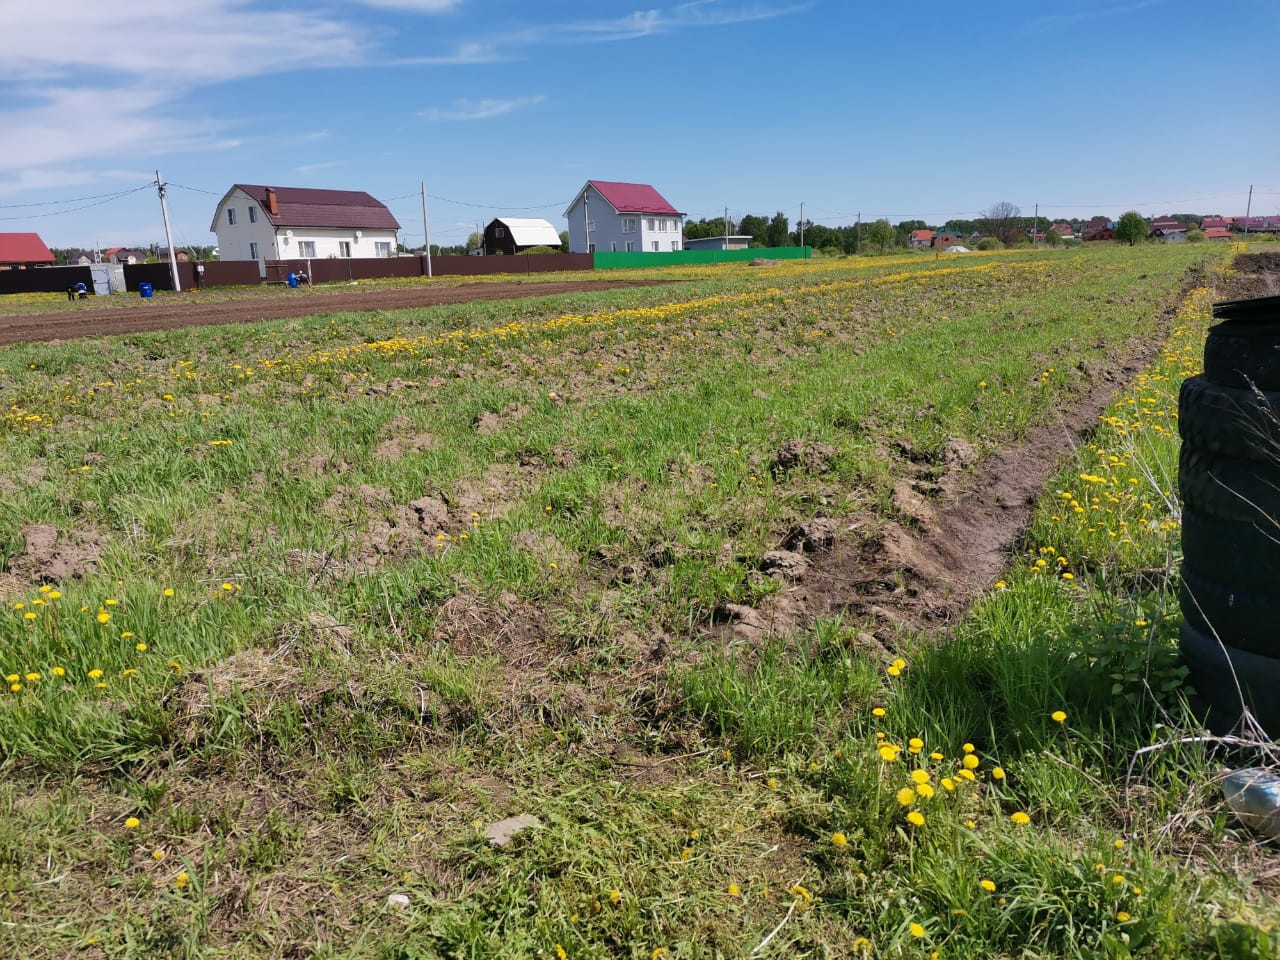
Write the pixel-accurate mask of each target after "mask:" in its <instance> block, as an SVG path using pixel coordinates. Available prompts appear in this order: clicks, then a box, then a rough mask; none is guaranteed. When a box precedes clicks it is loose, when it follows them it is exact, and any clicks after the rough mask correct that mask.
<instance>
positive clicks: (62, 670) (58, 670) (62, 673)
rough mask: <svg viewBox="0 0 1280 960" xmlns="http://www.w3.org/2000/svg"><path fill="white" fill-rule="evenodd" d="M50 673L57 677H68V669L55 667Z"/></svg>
mask: <svg viewBox="0 0 1280 960" xmlns="http://www.w3.org/2000/svg"><path fill="white" fill-rule="evenodd" d="M49 672H50V673H52V674H53V675H54V676H55V677H65V676H66V675H67V668H66V667H54V668H53V669H52V670H50V671H49Z"/></svg>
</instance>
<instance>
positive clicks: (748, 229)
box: [738, 213, 769, 245]
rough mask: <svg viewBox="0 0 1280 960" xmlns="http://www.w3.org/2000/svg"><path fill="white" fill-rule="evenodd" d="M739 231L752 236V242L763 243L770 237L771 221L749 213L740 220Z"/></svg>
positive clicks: (745, 235)
mask: <svg viewBox="0 0 1280 960" xmlns="http://www.w3.org/2000/svg"><path fill="white" fill-rule="evenodd" d="M738 233H739V234H741V235H742V236H744V237H750V238H751V242H752V243H757V244H761V245H763V244H764V243H765V242H766V241H767V240H768V238H769V221H768V220H766V219H765V218H764V217H757V216H755V215H754V214H750V213H749V214H747V215H746V216H745V217H743V218H742V219H741V220H740V221H739V222H738Z"/></svg>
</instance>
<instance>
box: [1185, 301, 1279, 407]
mask: <svg viewBox="0 0 1280 960" xmlns="http://www.w3.org/2000/svg"><path fill="white" fill-rule="evenodd" d="M1268 299H1276V298H1268ZM1204 376H1205V378H1206V379H1207V380H1209V381H1210V382H1211V383H1216V384H1218V385H1219V386H1223V387H1237V388H1240V389H1244V390H1248V389H1251V388H1252V387H1257V388H1258V389H1259V390H1280V314H1277V319H1276V320H1268V321H1266V322H1261V323H1244V322H1241V321H1234V322H1229V323H1219V324H1216V325H1214V326H1212V327H1210V328H1209V335H1208V337H1207V338H1206V339H1205V343H1204Z"/></svg>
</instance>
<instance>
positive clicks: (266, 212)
mask: <svg viewBox="0 0 1280 960" xmlns="http://www.w3.org/2000/svg"><path fill="white" fill-rule="evenodd" d="M209 229H210V230H211V231H212V232H213V233H216V234H217V235H218V250H219V256H220V259H222V260H259V261H265V260H303V259H310V258H317V257H318V258H326V257H343V258H347V257H354V258H361V259H370V258H374V257H394V256H395V255H396V250H397V247H396V234H397V232H398V231H399V230H400V224H399V222H398V221H397V220H396V218H395V217H394V216H392V215H391V211H390V210H388V209H387V207H386V205H385V204H382V203H380V202H379V201H377V200H375V199H374V198H373V197H371V196H370V195H369V194H367V193H364V192H363V191H358V190H317V189H312V188H310V187H267V186H259V185H256V184H247V183H237V184H236V185H235V186H233V187H232V188H231V189H230V190H228V191H227V193H226V195H225V196H224V197H223V198H222V199H221V200H220V201H219V202H218V207H217V210H216V211H215V212H214V215H213V223H212V224H211V225H210V227H209Z"/></svg>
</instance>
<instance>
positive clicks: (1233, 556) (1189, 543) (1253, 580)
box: [1182, 507, 1280, 593]
mask: <svg viewBox="0 0 1280 960" xmlns="http://www.w3.org/2000/svg"><path fill="white" fill-rule="evenodd" d="M1182 564H1183V567H1184V568H1185V569H1188V570H1190V571H1192V572H1193V573H1195V574H1198V575H1200V576H1203V577H1207V578H1208V579H1211V580H1216V581H1217V582H1218V583H1229V584H1231V585H1232V586H1233V587H1242V588H1244V589H1246V590H1249V591H1252V592H1255V593H1272V592H1273V591H1275V589H1276V588H1277V586H1280V527H1277V526H1275V524H1272V523H1268V522H1266V521H1261V522H1259V523H1248V522H1245V521H1241V520H1224V519H1222V518H1221V517H1215V516H1212V515H1210V514H1206V513H1201V512H1200V511H1198V510H1190V509H1187V508H1185V507H1184V508H1183V510H1182Z"/></svg>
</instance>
